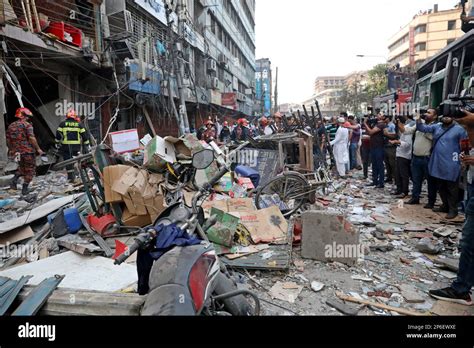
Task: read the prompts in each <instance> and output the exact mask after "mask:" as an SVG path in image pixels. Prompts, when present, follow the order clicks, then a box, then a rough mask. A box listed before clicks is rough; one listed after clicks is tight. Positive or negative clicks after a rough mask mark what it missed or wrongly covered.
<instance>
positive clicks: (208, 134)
mask: <svg viewBox="0 0 474 348" xmlns="http://www.w3.org/2000/svg"><path fill="white" fill-rule="evenodd" d="M216 134H217V132H216V127H215V125H214V122H212V121H211V120H208V121H207V122H206V130H205V131H204V133H203V134H202V140H204V141H205V142H211V141H214V140H216V139H217V135H216Z"/></svg>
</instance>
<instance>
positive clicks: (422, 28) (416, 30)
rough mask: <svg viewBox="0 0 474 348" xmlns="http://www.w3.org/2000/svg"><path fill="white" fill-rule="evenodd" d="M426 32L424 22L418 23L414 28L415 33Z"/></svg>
mask: <svg viewBox="0 0 474 348" xmlns="http://www.w3.org/2000/svg"><path fill="white" fill-rule="evenodd" d="M421 33H426V24H420V25H419V26H417V27H416V28H415V35H417V34H421Z"/></svg>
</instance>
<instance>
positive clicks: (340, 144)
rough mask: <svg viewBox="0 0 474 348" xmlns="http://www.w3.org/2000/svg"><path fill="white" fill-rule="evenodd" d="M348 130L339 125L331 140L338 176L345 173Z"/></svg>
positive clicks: (347, 153) (347, 161)
mask: <svg viewBox="0 0 474 348" xmlns="http://www.w3.org/2000/svg"><path fill="white" fill-rule="evenodd" d="M348 143H349V130H348V129H347V128H344V127H339V129H338V130H337V132H336V137H335V138H334V140H333V141H331V145H332V146H333V152H334V158H335V160H336V166H337V171H338V173H339V175H340V176H345V175H346V164H348V163H349V149H348Z"/></svg>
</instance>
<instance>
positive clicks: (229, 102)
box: [222, 93, 237, 110]
mask: <svg viewBox="0 0 474 348" xmlns="http://www.w3.org/2000/svg"><path fill="white" fill-rule="evenodd" d="M222 106H231V107H233V108H234V110H236V109H237V94H236V93H222Z"/></svg>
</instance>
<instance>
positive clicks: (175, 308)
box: [115, 149, 260, 316]
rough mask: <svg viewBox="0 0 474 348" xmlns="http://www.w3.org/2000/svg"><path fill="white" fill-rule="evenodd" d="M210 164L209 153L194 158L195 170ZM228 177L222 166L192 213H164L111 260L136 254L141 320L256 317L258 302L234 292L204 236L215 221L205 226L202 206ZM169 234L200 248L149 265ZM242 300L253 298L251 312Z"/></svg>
mask: <svg viewBox="0 0 474 348" xmlns="http://www.w3.org/2000/svg"><path fill="white" fill-rule="evenodd" d="M214 159H215V157H214V151H213V150H210V149H206V150H203V151H200V152H198V153H196V154H195V155H194V156H193V161H192V162H193V167H194V168H195V169H198V170H199V169H206V168H208V167H209V166H210V165H211V163H212V162H213V161H214ZM222 162H223V161H222V160H221V161H220V163H222ZM228 171H229V165H227V164H226V165H222V168H221V169H220V170H219V172H218V173H217V174H216V175H215V176H214V177H213V178H212V179H211V180H210V181H209V182H208V183H206V184H205V185H203V186H202V187H201V188H200V189H199V191H197V192H196V194H195V195H194V197H193V199H192V205H191V207H189V206H187V205H186V204H185V203H184V202H179V203H176V204H174V205H172V206H170V207H168V208H167V209H166V210H165V211H164V212H163V213H162V214H161V215H160V216H159V217H158V218H157V220H156V221H155V223H154V224H153V226H151V227H149V228H146V229H141V233H140V235H139V236H138V237H137V238H136V239H135V241H134V243H133V244H132V245H131V246H130V247H129V248H128V249H127V250H126V251H125V252H124V253H123V254H122V255H120V256H119V257H117V259H116V260H115V264H117V265H120V264H122V263H123V262H124V261H125V260H126V259H127V258H128V257H129V256H130V255H132V254H133V253H134V252H135V251H137V252H138V255H137V269H138V273H139V293H140V294H145V293H146V294H147V298H146V301H145V304H144V307H143V310H142V315H146V316H161V315H163V316H164V315H175V316H194V315H208V316H219V315H221V316H226V315H227V316H228V315H233V316H250V315H259V313H260V302H259V299H258V297H257V296H256V295H255V294H254V293H252V292H251V291H248V290H238V289H237V286H236V284H235V282H234V281H233V279H232V278H231V276H230V274H229V272H228V271H227V269H226V267H225V265H224V264H222V263H221V262H220V261H219V258H218V256H217V254H216V251H215V249H214V247H213V245H212V243H210V242H209V239H208V238H207V235H206V231H207V230H208V229H209V228H210V227H211V226H213V224H215V222H216V219H215V217H210V218H209V219H208V220H207V221H206V220H205V219H204V212H203V210H202V208H201V206H200V205H201V204H202V201H203V200H204V199H205V198H206V197H207V196H208V195H209V194H210V193H211V192H212V187H213V186H214V185H215V184H216V183H217V182H218V181H219V180H220V179H221V178H222V177H223V176H224V175H225V174H226V173H227V172H228ZM170 232H171V233H176V234H177V235H179V236H180V237H183V238H184V237H187V240H188V241H189V240H193V241H195V240H194V239H193V238H195V239H197V240H198V242H197V243H196V241H195V243H194V244H193V245H185V246H174V247H170V248H168V249H167V250H165V251H164V254H163V255H161V257H159V258H158V259H157V260H156V261H155V260H153V258H152V257H151V255H153V252H156V250H157V249H156V243H157V241H158V240H160V238H161V239H166V238H167V237H166V236H167V234H169V233H170ZM163 233H164V234H163ZM245 295H248V296H249V297H251V298H253V300H254V302H255V304H254V306H253V307H252V306H251V305H250V303H249V302H248V301H247V298H246V297H245Z"/></svg>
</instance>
